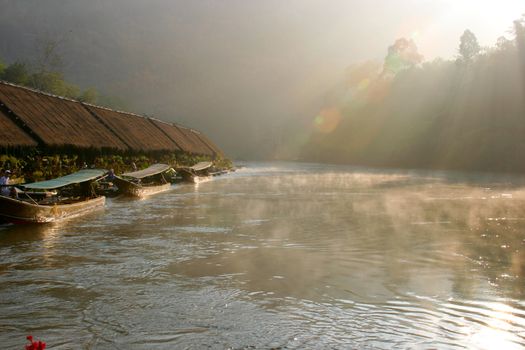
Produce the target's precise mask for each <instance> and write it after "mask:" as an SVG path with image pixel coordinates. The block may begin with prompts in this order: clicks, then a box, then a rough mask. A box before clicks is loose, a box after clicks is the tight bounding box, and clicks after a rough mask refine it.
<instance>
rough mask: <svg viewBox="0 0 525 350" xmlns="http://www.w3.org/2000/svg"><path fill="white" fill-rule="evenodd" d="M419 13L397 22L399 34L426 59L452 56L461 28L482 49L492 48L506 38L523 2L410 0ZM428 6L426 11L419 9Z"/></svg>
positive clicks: (454, 52)
mask: <svg viewBox="0 0 525 350" xmlns="http://www.w3.org/2000/svg"><path fill="white" fill-rule="evenodd" d="M412 2H413V3H414V6H415V8H420V11H421V12H419V13H416V14H415V15H414V17H413V18H412V19H411V20H410V21H408V22H406V23H401V27H400V29H399V33H398V34H399V35H403V36H411V37H413V38H414V39H415V40H416V43H417V44H418V46H419V48H420V51H421V52H422V53H423V54H424V55H425V57H427V58H433V57H435V56H442V57H444V58H448V57H450V56H452V55H454V54H456V50H457V46H458V45H457V42H458V41H457V39H458V38H459V36H460V35H461V33H462V32H463V30H464V29H467V28H468V29H470V30H471V31H472V32H474V33H475V34H476V36H477V37H478V40H479V42H480V44H481V45H482V46H493V45H494V43H495V42H496V39H497V38H499V37H500V36H502V35H505V36H507V37H509V33H508V31H509V29H510V28H511V26H512V22H513V21H514V20H515V19H517V18H519V17H520V15H521V14H523V13H525V1H523V0H498V1H493V0H412ZM422 4H424V5H425V6H428V12H427V11H425V10H424V9H423V8H421V5H422Z"/></svg>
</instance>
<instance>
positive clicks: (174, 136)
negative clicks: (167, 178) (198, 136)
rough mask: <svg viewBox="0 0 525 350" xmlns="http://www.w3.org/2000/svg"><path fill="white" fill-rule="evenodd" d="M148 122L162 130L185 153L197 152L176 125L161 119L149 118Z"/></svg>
mask: <svg viewBox="0 0 525 350" xmlns="http://www.w3.org/2000/svg"><path fill="white" fill-rule="evenodd" d="M150 122H151V123H153V125H155V126H156V127H157V128H159V129H160V130H162V131H163V132H164V133H165V134H166V135H167V136H168V137H169V138H170V139H171V140H173V142H175V143H176V144H177V146H179V148H180V149H181V150H182V151H184V152H187V153H198V152H197V150H196V149H195V148H194V147H193V146H192V144H191V143H190V142H189V140H188V139H187V138H186V136H184V134H183V133H182V131H180V130H179V129H178V128H177V127H176V126H174V125H173V124H170V123H166V122H164V121H162V120H158V119H155V118H150Z"/></svg>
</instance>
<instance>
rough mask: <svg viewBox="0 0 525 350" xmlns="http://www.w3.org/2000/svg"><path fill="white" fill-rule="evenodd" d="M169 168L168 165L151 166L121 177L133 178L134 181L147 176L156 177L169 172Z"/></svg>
mask: <svg viewBox="0 0 525 350" xmlns="http://www.w3.org/2000/svg"><path fill="white" fill-rule="evenodd" d="M170 168H171V167H170V166H169V165H168V164H153V165H151V166H149V167H148V168H146V169H142V170H138V171H133V172H130V173H124V174H122V176H127V177H133V178H135V179H143V178H145V177H148V176H153V175H157V174H160V173H163V172H165V171H167V170H169V169H170Z"/></svg>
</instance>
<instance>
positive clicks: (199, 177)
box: [177, 162, 213, 183]
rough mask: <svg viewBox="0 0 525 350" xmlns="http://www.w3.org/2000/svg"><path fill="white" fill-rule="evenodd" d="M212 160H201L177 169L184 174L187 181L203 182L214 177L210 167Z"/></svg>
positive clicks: (183, 176)
mask: <svg viewBox="0 0 525 350" xmlns="http://www.w3.org/2000/svg"><path fill="white" fill-rule="evenodd" d="M212 166H213V163H212V162H200V163H197V164H195V165H193V166H191V167H182V168H178V169H177V173H179V174H180V175H181V176H182V179H183V180H184V181H186V182H192V183H201V182H205V181H209V180H211V179H212V175H211V174H210V169H211V167H212Z"/></svg>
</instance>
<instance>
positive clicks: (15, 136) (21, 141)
mask: <svg viewBox="0 0 525 350" xmlns="http://www.w3.org/2000/svg"><path fill="white" fill-rule="evenodd" d="M0 107H1V106H0ZM36 145H37V142H36V141H35V140H33V139H32V138H31V136H29V135H28V134H27V133H26V132H24V130H22V129H21V128H19V127H18V126H17V125H16V124H15V123H14V122H13V121H12V120H11V119H10V117H9V116H8V115H7V112H4V111H2V110H0V147H2V148H4V147H20V146H22V147H23V146H29V147H31V146H36Z"/></svg>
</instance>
